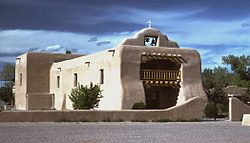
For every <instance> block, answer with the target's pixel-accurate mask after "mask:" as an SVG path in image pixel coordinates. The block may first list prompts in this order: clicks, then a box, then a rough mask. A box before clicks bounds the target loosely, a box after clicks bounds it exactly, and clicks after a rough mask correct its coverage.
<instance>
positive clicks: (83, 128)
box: [0, 121, 250, 143]
mask: <svg viewBox="0 0 250 143" xmlns="http://www.w3.org/2000/svg"><path fill="white" fill-rule="evenodd" d="M38 142H39V143H109V142H111V143H132V142H133V143H146V142H147V143H194V142H196V143H211V142H216V143H250V127H248V126H241V125H240V122H226V121H224V122H221V121H220V122H191V123H187V122H167V123H153V122H145V123H143V122H141V123H135V122H120V123H111V122H110V123H108V122H106V123H98V122H97V123H88V122H87V123H0V143H38Z"/></svg>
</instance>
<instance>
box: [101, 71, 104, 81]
mask: <svg viewBox="0 0 250 143" xmlns="http://www.w3.org/2000/svg"><path fill="white" fill-rule="evenodd" d="M100 84H104V70H103V69H100Z"/></svg>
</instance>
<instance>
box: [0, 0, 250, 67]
mask: <svg viewBox="0 0 250 143" xmlns="http://www.w3.org/2000/svg"><path fill="white" fill-rule="evenodd" d="M249 9H250V1H249V0H220V1H218V0H207V1H205V0H204V1H203V0H143V1H142V0H126V1H124V0H98V1H97V0H1V1H0V69H1V68H2V65H3V64H4V63H14V61H15V57H16V56H18V55H20V54H23V53H25V52H27V51H41V52H63V53H64V52H65V50H71V51H72V52H73V53H82V54H90V53H94V52H97V51H100V50H104V49H107V48H112V47H115V46H116V45H117V44H119V42H121V41H122V40H123V39H124V38H126V37H128V36H132V35H133V34H135V33H136V32H137V31H139V30H141V29H142V28H145V27H147V23H146V22H147V21H148V20H149V19H150V20H151V21H153V27H154V28H157V29H159V30H160V31H162V32H163V33H165V34H166V35H167V36H168V37H169V38H170V39H171V40H173V41H176V42H177V43H178V44H179V46H180V47H182V48H195V49H197V50H198V51H199V52H200V54H201V58H202V67H203V68H205V67H214V66H218V65H221V56H225V55H229V54H234V55H243V54H244V55H250V10H249Z"/></svg>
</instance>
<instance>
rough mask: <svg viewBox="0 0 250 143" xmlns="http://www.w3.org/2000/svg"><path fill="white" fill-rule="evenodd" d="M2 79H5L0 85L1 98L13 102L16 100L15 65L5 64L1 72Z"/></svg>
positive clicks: (0, 77)
mask: <svg viewBox="0 0 250 143" xmlns="http://www.w3.org/2000/svg"><path fill="white" fill-rule="evenodd" d="M0 79H1V80H4V81H5V82H4V84H3V85H1V87H0V99H1V100H3V101H5V102H7V103H11V101H12V100H14V96H13V92H12V88H13V86H14V83H15V67H14V66H13V65H11V64H5V65H4V67H3V71H1V72H0Z"/></svg>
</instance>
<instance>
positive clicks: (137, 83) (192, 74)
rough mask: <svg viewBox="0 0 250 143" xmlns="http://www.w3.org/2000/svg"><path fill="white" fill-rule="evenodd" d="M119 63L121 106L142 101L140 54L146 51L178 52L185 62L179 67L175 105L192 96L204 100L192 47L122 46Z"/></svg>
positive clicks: (197, 59)
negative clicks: (179, 83) (178, 83)
mask: <svg viewBox="0 0 250 143" xmlns="http://www.w3.org/2000/svg"><path fill="white" fill-rule="evenodd" d="M122 51H123V52H122V55H121V57H122V59H121V61H122V63H121V78H122V79H121V81H122V85H123V108H125V109H130V108H131V107H132V106H133V104H134V103H135V102H140V101H144V102H145V96H144V95H145V93H144V89H143V84H142V82H141V80H140V74H139V73H140V63H141V55H142V53H143V52H146V53H156V54H158V53H161V54H163V53H165V54H177V55H178V54H179V55H181V56H182V57H183V58H184V59H185V60H186V61H187V63H183V64H182V67H181V73H182V78H181V79H182V82H181V88H180V92H179V96H178V100H177V105H179V104H182V103H183V102H184V101H186V100H188V99H190V98H192V97H201V98H203V99H204V100H206V98H207V97H206V94H205V92H204V91H203V88H202V83H201V73H200V72H201V71H200V56H199V53H198V52H197V51H196V50H194V49H180V48H167V47H145V46H123V47H122Z"/></svg>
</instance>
